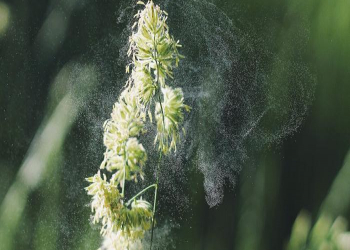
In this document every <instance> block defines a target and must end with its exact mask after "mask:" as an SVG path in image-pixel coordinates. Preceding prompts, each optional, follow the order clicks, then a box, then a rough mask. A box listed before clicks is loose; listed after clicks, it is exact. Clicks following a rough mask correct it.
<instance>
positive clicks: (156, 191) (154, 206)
mask: <svg viewBox="0 0 350 250" xmlns="http://www.w3.org/2000/svg"><path fill="white" fill-rule="evenodd" d="M161 160H162V152H161V151H160V152H159V159H158V165H157V170H156V187H155V189H154V201H153V213H152V232H151V244H150V250H152V243H153V232H154V222H155V216H156V207H157V193H158V183H159V176H158V171H159V168H160V161H161Z"/></svg>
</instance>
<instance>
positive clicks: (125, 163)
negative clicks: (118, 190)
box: [122, 145, 128, 198]
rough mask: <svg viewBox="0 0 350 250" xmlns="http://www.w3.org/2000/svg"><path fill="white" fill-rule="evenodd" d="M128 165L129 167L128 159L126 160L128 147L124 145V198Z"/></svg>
mask: <svg viewBox="0 0 350 250" xmlns="http://www.w3.org/2000/svg"><path fill="white" fill-rule="evenodd" d="M127 165H128V159H127V158H126V145H124V177H123V186H122V198H124V190H125V179H126V166H127Z"/></svg>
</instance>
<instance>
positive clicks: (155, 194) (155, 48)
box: [150, 35, 165, 250]
mask: <svg viewBox="0 0 350 250" xmlns="http://www.w3.org/2000/svg"><path fill="white" fill-rule="evenodd" d="M153 46H154V60H155V62H156V66H157V78H156V85H157V86H158V91H160V89H161V86H160V84H159V62H158V58H157V54H158V51H157V44H156V39H155V35H154V37H153ZM158 102H159V105H160V110H161V112H162V121H163V129H164V128H165V118H164V111H163V105H162V100H161V98H160V93H158ZM163 132H164V131H163ZM161 160H162V151H159V159H158V164H157V169H156V186H155V189H154V200H153V213H152V232H151V243H150V250H152V243H153V234H154V222H155V215H156V207H157V193H158V183H159V176H158V172H159V168H160V162H161Z"/></svg>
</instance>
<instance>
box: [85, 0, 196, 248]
mask: <svg viewBox="0 0 350 250" xmlns="http://www.w3.org/2000/svg"><path fill="white" fill-rule="evenodd" d="M138 4H140V5H143V6H144V8H143V10H140V11H138V13H137V14H136V15H135V17H136V18H137V19H138V20H137V21H136V22H135V24H134V25H133V33H132V35H131V36H130V39H129V43H130V46H129V50H128V55H129V56H130V57H131V63H129V64H128V66H127V67H126V71H127V73H129V72H130V70H131V73H130V76H129V79H128V81H127V83H126V86H125V89H124V90H123V91H122V93H121V95H120V97H119V99H118V101H117V102H116V103H115V104H114V107H113V111H112V114H111V118H110V119H108V120H107V121H106V122H105V124H104V145H105V146H106V152H105V153H104V160H103V162H102V164H101V166H100V169H102V170H103V169H105V171H108V172H111V178H110V179H109V180H108V179H107V177H106V175H105V174H102V175H101V173H100V170H99V171H98V172H97V174H96V175H94V176H93V177H90V178H87V181H88V182H90V183H91V184H90V186H88V187H87V188H86V190H87V193H88V195H91V196H92V201H91V209H92V212H93V213H94V215H93V219H92V222H93V223H100V224H101V235H103V236H104V237H105V240H104V243H103V245H102V248H101V249H105V250H119V249H143V247H142V246H143V245H142V242H141V241H142V239H143V237H144V234H145V232H147V231H148V230H150V229H152V232H151V233H152V234H151V248H152V240H153V228H154V222H155V213H156V204H157V190H158V171H159V169H160V162H161V157H162V155H163V154H168V153H170V152H171V151H175V150H176V144H177V143H178V139H179V138H180V131H181V124H182V122H183V120H184V111H185V110H186V111H189V109H190V108H189V106H187V105H185V104H184V97H183V92H182V90H181V88H175V89H174V88H172V87H170V86H169V85H167V83H168V80H169V79H172V78H173V68H174V67H177V66H178V63H179V61H180V59H181V58H183V56H182V55H180V54H179V52H178V48H179V47H181V45H180V44H179V41H175V39H174V38H173V37H172V36H170V34H169V28H168V26H167V24H166V21H167V16H168V15H167V13H166V12H165V11H163V10H161V9H160V8H159V6H157V5H154V3H153V2H152V1H148V2H147V3H144V2H141V1H139V2H138ZM152 113H153V114H152ZM147 116H148V117H149V119H147ZM152 117H155V119H156V128H157V133H156V136H155V144H158V149H159V163H158V166H157V170H156V183H154V184H152V185H150V186H148V187H146V188H145V189H143V190H141V191H140V192H139V193H137V194H136V195H134V196H133V197H131V198H130V197H129V194H126V192H125V182H126V181H135V182H137V181H138V180H139V179H141V180H143V179H144V173H143V168H144V167H145V165H146V162H147V153H146V150H145V149H144V147H143V145H142V144H141V143H140V142H139V140H138V137H139V136H141V135H142V134H144V133H146V131H145V129H144V127H145V123H146V122H150V123H152V122H153V119H152ZM152 188H154V199H153V207H152V205H151V204H150V203H149V202H148V201H146V200H143V199H142V198H141V196H142V194H144V193H145V192H146V191H148V190H149V189H152ZM127 197H128V198H129V200H127V199H126V198H127Z"/></svg>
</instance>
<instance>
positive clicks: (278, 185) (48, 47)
mask: <svg viewBox="0 0 350 250" xmlns="http://www.w3.org/2000/svg"><path fill="white" fill-rule="evenodd" d="M157 2H158V3H159V4H160V5H161V4H162V1H157ZM211 2H212V4H214V5H216V6H217V8H218V9H220V10H221V11H222V12H224V13H225V14H226V15H227V16H228V17H229V18H230V19H231V20H233V21H234V22H236V21H237V27H238V28H239V29H240V30H241V31H242V33H245V34H247V35H248V36H249V37H258V38H259V41H260V42H262V43H263V44H262V46H263V47H266V48H268V49H269V51H270V52H271V53H276V54H278V53H279V52H280V51H281V50H282V48H283V47H284V46H289V45H288V44H291V43H294V42H295V40H294V38H295V36H297V35H298V34H299V32H298V31H299V30H298V28H295V27H300V26H302V27H303V28H304V29H306V30H307V31H308V32H307V35H306V36H307V43H306V45H305V46H306V47H305V48H303V49H302V50H301V51H302V55H301V58H302V60H304V62H305V63H307V64H308V65H310V71H311V72H312V74H314V76H315V79H316V88H315V93H314V100H313V102H312V104H311V106H310V108H309V111H308V113H307V115H306V118H305V120H304V121H303V123H302V125H301V127H300V128H299V129H298V131H297V132H296V133H293V134H292V135H290V136H288V137H287V138H285V139H283V140H281V141H279V142H278V143H276V144H272V145H269V146H266V147H264V148H262V149H260V150H258V151H257V152H255V153H254V154H252V155H250V156H249V159H248V160H247V161H245V162H244V166H242V170H241V171H240V173H239V175H238V177H237V181H236V183H237V184H236V186H235V187H234V188H232V187H230V186H229V185H227V186H225V192H224V194H225V196H224V199H223V202H222V204H220V205H218V206H216V207H214V208H209V206H208V205H207V203H206V200H205V192H204V189H203V176H202V175H201V174H200V173H199V172H198V171H195V170H192V171H189V172H188V173H187V174H188V177H187V178H188V180H189V184H188V187H186V188H184V190H186V192H187V193H186V196H188V197H189V200H190V205H189V207H190V208H189V209H185V211H181V213H179V214H180V215H178V214H175V215H174V214H169V215H167V212H166V211H167V209H166V206H167V205H166V204H164V205H163V206H161V208H162V209H163V212H162V213H163V214H165V215H164V216H165V217H167V218H171V217H172V216H179V217H181V218H175V219H176V220H177V223H178V227H176V228H175V229H174V230H173V231H172V233H171V234H170V236H168V237H169V238H172V241H173V243H172V244H173V245H174V246H175V248H176V249H184V250H187V249H189V250H190V249H193V250H197V249H198V250H202V249H203V250H226V249H236V250H253V249H259V250H264V249H266V250H273V249H276V250H279V249H288V250H294V249H338V248H335V246H331V244H332V243H329V244H328V243H327V244H328V245H327V244H326V245H325V244H323V243H322V242H323V240H324V239H326V241H327V242H332V241H333V240H336V239H335V238H334V237H333V236H331V235H333V234H335V233H334V232H335V231H336V230H335V229H334V228H341V230H343V231H346V230H347V229H346V227H345V226H342V225H343V224H344V225H345V221H346V220H348V221H350V170H349V169H350V160H349V159H347V160H346V156H347V152H348V150H349V149H350V115H349V114H350V98H349V97H350V84H349V79H350V1H348V0H304V1H298V0H294V1H293V0H289V1H287V0H286V1H280V0H265V1H258V0H244V1H243V0H235V1H228V0H227V1H220V0H213V1H211ZM120 5H121V3H119V1H107V0H106V1H105V0H103V1H101V0H95V1H93V0H85V1H78V0H70V1H68V0H67V1H63V0H62V1H58V0H57V1H55V0H51V1H50V0H37V1H26V0H12V1H0V58H1V59H0V169H1V174H0V204H1V207H0V249H1V250H2V249H4V250H10V249H28V250H29V249H38V250H39V249H43V250H44V249H45V250H51V249H72V250H75V249H97V248H98V247H99V245H100V237H99V230H98V229H96V228H94V227H93V226H91V225H90V223H89V213H90V208H89V207H88V203H89V197H87V195H86V194H85V192H84V190H83V187H84V186H85V185H86V183H85V182H84V178H85V177H87V176H89V175H91V174H92V173H93V172H94V171H95V170H96V169H97V167H98V165H93V166H91V165H89V164H90V162H88V161H87V160H86V159H82V158H80V156H81V154H77V152H79V151H81V150H83V149H84V148H89V147H90V144H89V143H91V142H93V143H92V144H93V145H98V147H99V148H97V149H98V150H96V156H93V157H92V156H91V157H92V158H93V159H95V160H96V162H99V161H100V160H101V152H102V151H103V146H102V136H100V137H98V138H91V134H89V133H88V132H87V131H85V130H84V128H83V127H84V125H85V124H89V123H90V120H91V119H95V117H91V116H89V114H88V113H86V112H81V111H80V109H81V106H82V105H83V104H84V100H85V99H84V98H88V99H91V100H94V99H96V102H97V104H96V105H99V103H98V102H99V100H100V99H99V98H100V96H99V95H98V93H100V92H101V91H100V90H101V89H100V88H102V87H101V86H100V85H98V84H97V81H98V80H97V79H98V77H97V74H100V73H96V72H97V71H96V69H95V68H94V66H93V65H91V64H89V60H90V57H91V54H92V53H91V51H94V50H95V48H96V47H99V46H101V45H102V46H103V43H101V39H102V38H105V37H109V36H110V32H111V31H112V30H114V31H115V34H119V33H122V32H123V27H122V25H124V26H125V24H121V25H117V21H118V20H117V17H118V16H120V13H119V12H120V9H121V8H119V6H120ZM124 7H125V6H124ZM290 13H294V14H295V15H297V16H298V17H296V16H295V17H294V16H293V15H290ZM300 17H302V23H301V24H299V25H300V26H295V23H296V22H300ZM248 24H249V25H248ZM293 29H294V30H293ZM295 29H296V30H295ZM291 30H292V32H291ZM300 32H301V31H300ZM116 37H118V35H116ZM112 40H113V38H112ZM122 42H125V41H124V40H123V41H120V43H122ZM116 43H118V42H116ZM294 50H295V51H294ZM294 50H293V51H289V53H292V54H293V53H300V51H298V47H295V48H294ZM97 54H98V58H97V59H96V58H95V59H94V60H99V61H100V62H101V64H103V62H104V59H105V58H113V57H116V58H117V57H118V55H119V51H115V52H105V53H97ZM94 55H95V57H96V54H94ZM77 65H78V66H77ZM105 67H106V69H105V73H106V74H111V75H110V78H111V79H115V81H118V80H120V79H122V78H123V76H122V74H123V71H121V73H113V74H112V73H110V72H112V71H111V70H109V69H108V67H111V66H109V65H105ZM277 70H278V69H277ZM99 72H101V71H99ZM72 75H73V77H72ZM280 84H281V85H283V84H284V83H283V81H281V82H280ZM72 86H74V87H72ZM121 86H122V84H121V83H119V85H117V86H116V87H115V89H114V91H113V92H111V93H110V95H111V96H112V97H113V96H114V97H115V98H117V96H118V93H119V90H120V87H121ZM92 90H93V93H94V95H89V91H92ZM96 93H97V94H96ZM101 105H103V103H102V104H101ZM108 105H109V104H108ZM108 105H106V106H103V107H102V108H103V109H104V110H105V111H104V112H105V113H104V117H107V116H108V114H109V112H110V110H111V106H108ZM92 108H93V107H92ZM106 115H107V116H106ZM270 119H271V121H270V122H271V123H273V122H274V121H273V117H272V118H270ZM96 126H102V123H101V124H100V125H96ZM96 129H97V130H98V129H99V128H96ZM101 135H102V129H101ZM87 152H88V153H90V154H93V153H94V152H92V151H91V152H90V151H87ZM89 159H91V158H89ZM192 161H193V162H194V163H193V164H194V165H195V159H193V160H192ZM94 163H95V162H94ZM190 163H191V162H190ZM301 211H303V212H301ZM300 212H301V213H300ZM298 215H299V217H298ZM338 216H342V217H343V218H344V219H338V220H341V223H340V222H339V223H338V222H337V223H338V224H339V225H341V226H333V227H332V228H331V225H332V224H333V222H334V220H335V219H336V218H338ZM296 218H298V219H297V220H296ZM325 218H326V219H325ZM324 221H325V222H324ZM294 222H295V223H294ZM298 222H299V224H298ZM317 222H319V224H322V223H323V224H322V225H325V226H323V227H321V226H318V227H317V225H319V224H317ZM338 224H337V225H338ZM293 225H294V227H293ZM313 225H316V226H315V227H314V226H313ZM319 228H322V230H323V231H322V230H321V229H319ZM330 228H331V229H330ZM309 230H311V231H310V233H309ZM332 230H333V231H332ZM334 230H335V231H334ZM337 230H338V229H337ZM339 230H340V229H339ZM341 230H340V231H341ZM330 231H331V233H329V232H330ZM315 235H316V236H315ZM319 235H321V236H319ZM317 237H318V238H321V239H318V238H317ZM332 237H333V238H332ZM315 238H317V240H315ZM289 239H291V240H289ZM315 242H316V243H315ZM320 242H321V243H320ZM345 242H347V243H345V245H346V244H349V245H346V247H348V248H342V249H350V248H349V247H350V240H348V241H346V240H345ZM322 244H323V245H322ZM327 247H328V248H327ZM339 249H340V248H339Z"/></svg>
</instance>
